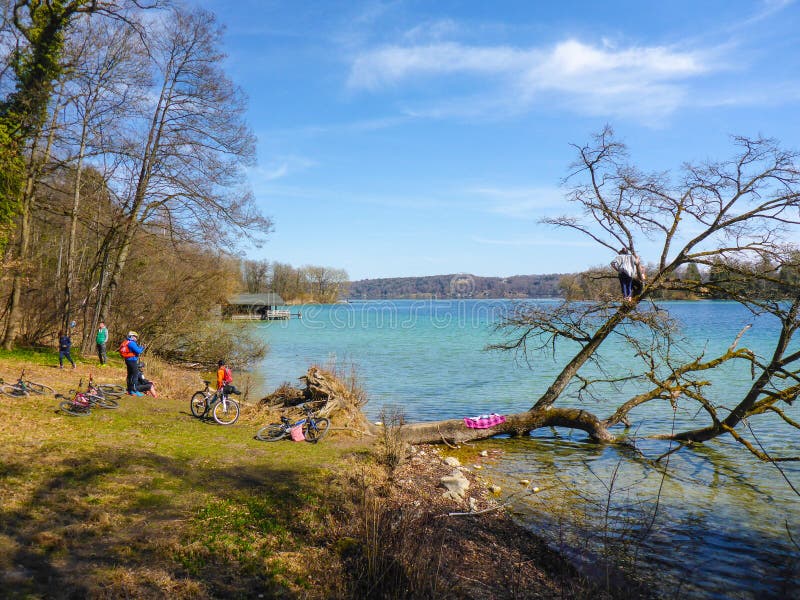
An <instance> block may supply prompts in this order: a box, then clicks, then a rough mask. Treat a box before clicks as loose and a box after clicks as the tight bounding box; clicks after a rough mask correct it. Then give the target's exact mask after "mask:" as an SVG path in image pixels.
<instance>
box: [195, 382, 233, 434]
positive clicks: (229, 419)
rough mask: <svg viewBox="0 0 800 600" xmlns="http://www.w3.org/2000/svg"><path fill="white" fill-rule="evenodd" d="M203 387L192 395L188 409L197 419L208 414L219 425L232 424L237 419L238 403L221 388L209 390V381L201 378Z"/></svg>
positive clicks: (204, 417) (206, 416)
mask: <svg viewBox="0 0 800 600" xmlns="http://www.w3.org/2000/svg"><path fill="white" fill-rule="evenodd" d="M203 383H205V384H206V387H205V389H202V390H200V391H199V392H195V393H194V395H192V401H191V403H190V409H191V411H192V414H193V415H194V416H195V417H197V418H198V419H206V418H208V417H209V415H210V416H211V417H212V418H213V419H214V420H215V421H216V422H217V423H219V424H220V425H233V424H234V423H236V421H237V420H238V419H239V403H238V402H237V401H236V400H234V399H233V398H231V397H229V396H228V394H224V393H223V392H222V390H217V391H216V392H212V391H211V387H210V386H211V382H210V381H206V380H203Z"/></svg>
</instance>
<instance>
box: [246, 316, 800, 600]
mask: <svg viewBox="0 0 800 600" xmlns="http://www.w3.org/2000/svg"><path fill="white" fill-rule="evenodd" d="M549 302H556V301H541V303H542V304H548V303H549ZM510 307H511V304H510V303H508V302H505V301H391V302H388V301H387V302H356V303H351V304H341V305H332V306H306V307H301V308H300V311H301V312H302V315H303V317H302V319H292V320H291V321H283V322H281V321H275V322H264V323H255V324H253V327H254V328H257V330H258V331H259V332H261V333H263V336H264V337H265V339H266V340H267V341H268V342H269V344H270V353H269V355H268V356H267V358H266V359H265V361H264V363H263V365H261V366H260V367H259V368H258V369H257V371H256V373H257V375H258V376H259V377H263V382H262V385H263V388H264V389H265V390H270V389H273V388H275V387H277V386H278V385H279V384H280V383H282V382H284V381H294V382H295V383H296V379H297V378H298V377H300V376H301V375H302V374H303V373H305V371H306V369H307V368H308V366H309V365H311V364H315V363H316V364H330V363H335V364H337V365H338V366H339V367H344V368H347V367H349V366H350V365H353V366H355V368H356V369H357V372H358V374H359V377H360V379H361V380H362V382H363V383H364V386H365V387H366V389H367V392H368V395H369V398H370V401H369V404H368V405H367V407H366V412H367V413H368V415H369V416H370V417H371V418H377V416H378V415H379V414H380V412H381V410H382V409H383V408H384V407H390V406H396V407H400V408H402V410H403V412H404V414H405V415H406V417H407V419H408V420H409V421H422V420H430V419H446V418H459V417H464V416H472V415H476V414H480V413H485V412H492V411H494V412H498V413H510V412H518V411H522V410H526V409H528V408H530V407H531V406H532V404H533V403H534V402H535V400H536V399H537V398H538V397H539V395H541V393H542V392H543V391H544V390H545V389H546V388H547V386H548V385H549V384H550V382H551V381H552V379H553V377H554V376H555V375H556V374H557V373H558V372H559V371H560V369H561V366H562V364H563V363H564V362H565V361H566V360H568V359H569V358H570V357H571V353H570V352H569V351H568V350H569V349H567V348H564V349H561V350H560V351H559V352H557V355H556V357H555V359H554V358H552V357H545V356H543V355H538V356H532V357H530V363H529V364H528V363H527V362H526V361H525V360H524V359H523V358H522V357H516V358H515V357H514V356H513V355H512V354H510V353H507V352H490V351H485V350H484V348H485V347H486V346H487V344H490V343H491V342H493V341H497V340H498V339H499V338H498V334H497V333H495V332H494V330H493V328H492V325H493V324H494V323H496V322H497V320H498V319H500V318H501V317H502V316H503V315H504V314H506V313H507V311H508V310H509V309H510ZM661 308H662V309H664V310H666V311H668V313H669V315H670V316H671V317H673V318H675V319H676V320H677V321H678V322H680V323H681V326H682V333H683V335H684V336H685V337H686V340H685V342H684V345H683V346H682V347H681V348H680V349H679V350H676V351H679V352H684V353H695V354H699V353H703V352H705V356H706V357H707V358H708V357H712V356H715V355H717V354H719V353H722V352H724V350H725V349H726V348H727V347H728V346H729V345H730V344H731V343H732V342H733V340H734V339H735V338H736V336H737V334H738V333H739V332H740V331H741V329H742V328H743V327H744V326H745V325H747V324H752V327H751V328H750V329H749V330H748V331H747V332H746V333H745V335H744V336H743V338H742V340H741V342H740V346H744V347H748V348H750V349H752V350H754V351H755V352H757V353H759V354H762V355H766V354H768V353H769V351H770V347H769V340H770V339H773V338H774V335H775V333H776V331H777V329H776V327H777V325H776V322H775V321H774V320H771V319H769V318H758V319H756V318H754V317H753V316H752V315H751V314H750V313H749V312H748V311H746V310H745V309H744V308H742V307H741V306H739V305H737V304H735V303H725V302H711V301H708V302H667V303H663V304H662V305H661ZM604 352H605V353H606V355H607V356H608V357H611V358H612V359H613V360H611V361H610V365H608V366H607V367H606V369H607V371H605V373H606V374H607V375H620V374H624V373H626V372H628V371H629V370H631V369H634V368H636V367H637V365H636V359H635V357H634V355H633V352H632V351H631V350H630V349H629V348H627V347H625V346H623V345H622V344H621V343H618V342H613V343H611V344H609V347H608V348H607V349H606V350H604ZM591 370H592V367H589V372H591ZM594 372H595V373H598V372H599V371H597V370H596V369H595V371H594ZM749 382H750V371H749V369H745V368H742V366H741V365H737V364H735V363H728V364H726V365H725V366H724V367H723V368H722V369H720V370H718V371H715V372H714V373H713V374H709V383H710V386H709V387H707V392H706V393H707V395H709V396H710V398H711V399H712V400H713V401H714V403H716V404H718V405H721V406H728V407H729V406H731V405H733V404H734V403H735V402H736V401H737V400H738V399H739V398H741V396H742V392H743V390H744V389H746V387H747V386H748V385H749ZM635 391H636V389H635V388H634V387H633V386H631V385H628V386H622V387H619V386H611V385H609V386H606V388H605V389H602V390H601V393H600V394H598V397H597V398H587V399H584V400H583V401H582V402H581V401H579V400H578V399H577V392H576V390H571V391H570V393H569V394H566V395H565V396H563V397H562V400H561V401H559V405H562V406H568V405H574V406H583V407H585V408H587V409H589V410H591V411H592V412H595V413H596V414H598V415H599V416H607V415H608V414H610V412H611V411H612V410H613V409H614V408H615V407H616V406H617V405H618V404H619V403H620V402H621V401H622V400H624V399H627V398H629V397H630V396H631V395H632V394H633V393H635ZM787 414H788V415H789V416H791V417H792V418H794V419H795V420H800V407H798V406H795V407H792V408H790V409H788V410H787ZM703 416H704V415H703V414H699V415H698V411H697V406H696V405H690V404H688V403H681V404H680V405H679V408H678V410H677V411H675V412H674V413H673V411H672V409H671V407H670V406H669V403H666V402H664V403H659V404H655V403H654V404H651V405H647V406H645V407H641V408H637V409H636V410H634V412H633V413H631V420H632V421H633V422H634V428H633V429H632V430H631V431H629V434H631V435H632V436H633V437H634V438H636V441H635V444H634V445H635V448H631V449H620V448H608V447H605V446H597V445H594V444H591V443H588V442H587V441H586V436H585V434H583V433H582V432H575V431H567V430H558V431H554V430H550V429H547V430H540V431H537V432H534V434H533V436H532V437H531V438H530V439H527V440H492V441H487V442H484V443H483V445H482V446H481V447H497V448H500V449H502V450H503V453H502V454H501V458H499V459H497V460H492V461H486V462H485V463H484V465H483V466H484V469H483V470H482V471H481V474H482V475H483V476H485V477H487V478H490V479H492V480H493V481H495V482H498V483H500V484H501V485H502V486H503V488H504V489H505V490H509V491H516V490H518V489H519V487H520V486H519V485H518V481H519V480H520V479H528V480H531V481H533V482H534V483H535V485H537V486H538V487H540V488H541V489H542V491H541V492H540V493H539V494H536V495H526V496H524V497H515V499H514V508H515V510H516V511H517V512H518V513H519V515H520V517H521V518H522V519H523V520H524V521H525V522H526V523H528V524H529V526H530V527H531V528H532V529H535V530H536V531H537V533H539V534H540V535H543V536H545V537H546V538H548V539H550V540H551V543H552V544H553V545H555V546H558V547H560V548H561V549H562V550H563V551H565V552H573V553H574V554H575V556H576V558H579V557H584V558H585V557H589V559H588V560H585V566H586V568H587V569H588V570H593V571H598V570H599V571H602V569H601V568H599V567H598V565H602V564H604V556H605V555H606V554H613V555H614V556H615V559H616V560H617V562H620V561H622V562H624V563H625V564H626V565H627V566H628V569H629V570H630V571H632V572H635V573H637V576H644V574H646V573H651V574H654V575H653V577H652V579H653V581H652V583H653V584H654V585H656V586H657V589H658V590H659V593H660V595H661V596H663V597H676V598H678V597H680V598H683V597H698V598H727V597H731V598H756V597H758V598H763V597H776V598H778V597H780V598H785V597H800V591H799V590H800V587H798V583H797V581H798V579H800V562H799V561H798V558H800V551H798V549H797V547H796V546H795V545H794V544H793V543H792V541H791V540H790V537H789V534H787V530H788V531H789V532H791V535H793V536H794V539H795V540H796V541H797V542H800V511H799V510H798V505H800V502H798V501H800V498H799V497H798V496H797V495H796V494H795V493H794V492H793V491H792V489H791V487H790V486H789V485H788V484H787V482H786V481H785V479H784V474H785V477H787V478H788V479H789V480H790V481H791V482H792V483H793V484H794V485H795V487H800V468H799V467H798V465H796V464H794V463H782V464H781V465H780V466H781V469H782V470H783V472H784V474H781V472H779V471H778V469H777V468H776V467H775V466H774V465H771V464H765V463H761V462H760V461H758V460H757V459H755V457H753V456H752V455H750V454H749V453H747V452H746V451H744V450H743V449H742V448H741V447H740V446H739V445H738V444H736V443H734V442H732V441H731V440H730V439H721V440H714V441H712V442H710V443H707V444H705V445H703V446H699V447H696V448H692V449H683V450H681V451H679V452H676V453H674V454H672V455H671V456H670V457H669V469H668V470H667V475H666V476H662V473H661V472H660V471H658V470H655V469H653V468H651V467H650V466H648V464H647V463H646V461H645V460H644V458H643V457H655V456H658V455H660V454H662V453H664V452H666V451H667V450H669V449H670V445H669V444H668V443H666V442H660V441H653V440H644V439H640V437H641V436H645V435H647V434H650V433H655V432H659V433H668V432H669V431H670V428H671V427H672V423H673V419H674V426H675V428H676V429H678V430H680V429H685V428H687V427H696V426H699V425H704V424H706V422H707V421H706V420H703ZM749 426H750V427H751V428H752V431H751V430H749V429H748V428H747V427H744V428H741V433H743V434H744V435H746V437H747V438H748V439H749V440H751V441H752V442H753V443H756V444H758V443H760V444H763V446H764V447H765V449H767V450H770V451H774V452H776V453H780V454H781V455H799V454H800V435H798V433H800V432H798V431H797V430H793V429H791V428H789V427H787V426H786V425H785V424H783V423H781V422H780V420H779V419H778V418H777V417H775V416H771V417H759V418H756V419H752V420H751V421H750V422H749ZM620 431H621V429H620ZM570 498H573V499H574V500H572V501H570V500H569V499H570ZM555 507H560V508H559V509H556V508H555ZM599 574H603V573H599Z"/></svg>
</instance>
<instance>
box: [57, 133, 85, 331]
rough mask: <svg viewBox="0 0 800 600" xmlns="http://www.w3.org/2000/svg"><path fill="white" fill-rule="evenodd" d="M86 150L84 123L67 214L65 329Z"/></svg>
mask: <svg viewBox="0 0 800 600" xmlns="http://www.w3.org/2000/svg"><path fill="white" fill-rule="evenodd" d="M85 152H86V126H85V124H84V127H83V131H82V135H81V143H80V150H79V152H78V163H77V165H76V167H75V185H74V187H73V190H72V207H71V209H70V215H69V238H68V241H67V257H66V261H65V265H66V270H65V275H64V304H63V317H62V323H63V329H64V331H67V329H68V327H69V323H70V320H71V318H72V287H73V286H72V282H73V280H74V278H75V246H76V244H75V242H76V240H75V238H76V235H77V231H78V209H79V208H80V203H81V183H82V181H81V175H82V174H83V157H84V154H85Z"/></svg>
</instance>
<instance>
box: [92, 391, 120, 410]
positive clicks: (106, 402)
mask: <svg viewBox="0 0 800 600" xmlns="http://www.w3.org/2000/svg"><path fill="white" fill-rule="evenodd" d="M85 396H86V397H87V398H88V399H89V402H91V403H92V406H98V407H100V408H119V402H117V401H116V400H114V399H113V398H106V397H103V396H96V395H94V394H85Z"/></svg>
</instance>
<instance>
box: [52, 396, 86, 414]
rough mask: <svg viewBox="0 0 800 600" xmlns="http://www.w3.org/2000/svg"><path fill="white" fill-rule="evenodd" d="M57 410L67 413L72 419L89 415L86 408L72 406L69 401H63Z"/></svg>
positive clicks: (76, 405)
mask: <svg viewBox="0 0 800 600" xmlns="http://www.w3.org/2000/svg"><path fill="white" fill-rule="evenodd" d="M58 408H59V409H61V411H63V412H65V413H67V414H68V415H72V416H73V417H87V416H89V415H90V414H91V410H90V409H89V407H88V406H80V405H78V404H73V403H72V402H70V401H69V400H65V401H64V402H61V403H60V404H59V405H58Z"/></svg>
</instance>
